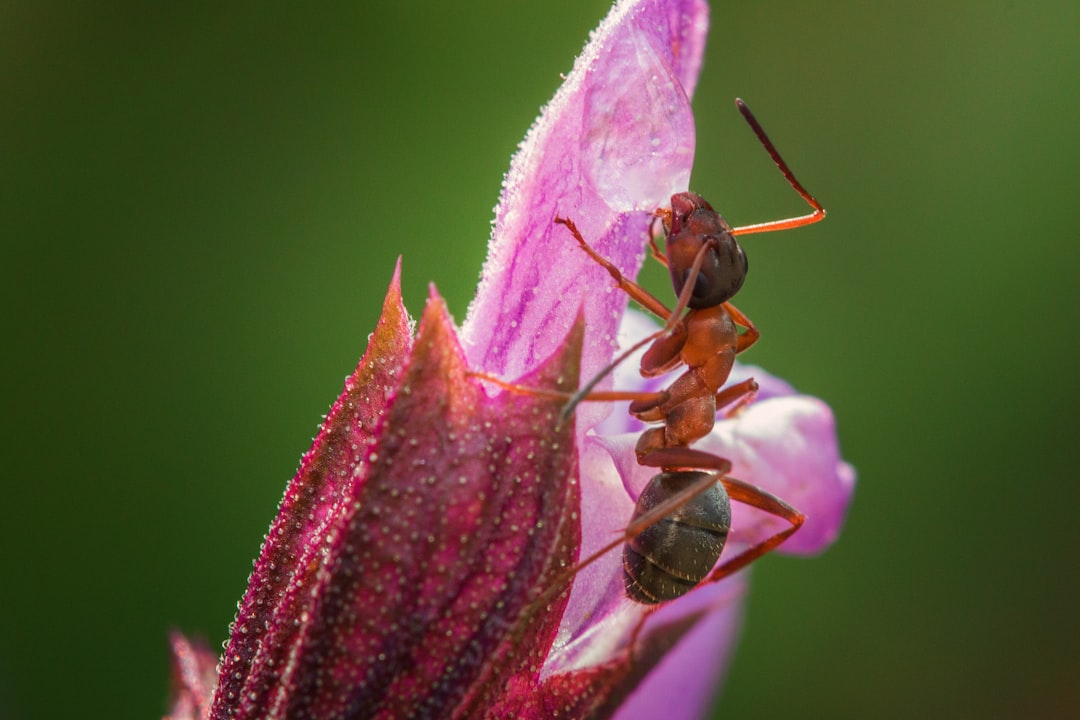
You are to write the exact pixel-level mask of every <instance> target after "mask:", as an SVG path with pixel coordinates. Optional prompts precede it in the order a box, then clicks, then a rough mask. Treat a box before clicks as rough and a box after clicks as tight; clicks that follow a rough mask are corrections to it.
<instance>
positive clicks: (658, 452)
mask: <svg viewBox="0 0 1080 720" xmlns="http://www.w3.org/2000/svg"><path fill="white" fill-rule="evenodd" d="M638 463H640V464H642V465H644V466H646V467H655V468H660V469H662V470H665V471H668V470H677V469H679V468H685V469H688V470H715V471H716V472H717V473H719V474H720V475H726V474H727V473H729V472H731V461H730V460H727V459H725V458H722V457H720V456H719V455H713V454H712V453H710V452H705V451H704V450H697V449H695V448H692V447H683V446H676V447H660V448H655V449H653V450H650V451H649V452H647V453H644V454H642V455H640V456H639V457H638ZM725 480H726V478H725Z"/></svg>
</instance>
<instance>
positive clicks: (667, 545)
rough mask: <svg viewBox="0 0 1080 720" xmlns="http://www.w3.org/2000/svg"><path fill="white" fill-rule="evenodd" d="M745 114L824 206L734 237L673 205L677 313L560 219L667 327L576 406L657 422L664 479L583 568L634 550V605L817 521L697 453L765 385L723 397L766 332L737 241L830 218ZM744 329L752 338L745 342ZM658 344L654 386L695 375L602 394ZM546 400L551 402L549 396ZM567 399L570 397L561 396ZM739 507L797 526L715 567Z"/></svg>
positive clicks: (644, 370)
mask: <svg viewBox="0 0 1080 720" xmlns="http://www.w3.org/2000/svg"><path fill="white" fill-rule="evenodd" d="M735 103H736V105H737V106H738V108H739V111H740V112H741V113H742V115H743V117H744V118H745V119H746V121H747V123H749V125H750V127H751V128H752V129H753V131H754V133H755V134H756V135H757V137H758V140H759V141H760V142H761V144H762V145H763V146H764V147H765V149H766V151H768V153H769V155H770V157H772V159H773V162H775V163H776V166H777V167H778V168H779V169H780V172H781V173H782V174H783V175H784V177H785V178H786V179H787V181H788V183H790V184H791V186H792V187H793V188H794V189H795V190H796V192H798V193H799V195H801V196H802V197H803V199H804V200H806V202H807V203H808V204H809V205H810V206H811V207H812V208H813V210H814V211H813V212H812V213H810V214H809V215H803V216H800V217H795V218H789V219H787V220H777V221H772V222H765V223H760V224H756V225H747V226H744V227H738V228H732V227H731V226H729V225H728V224H727V222H725V221H724V219H723V218H722V217H721V216H720V214H719V213H717V212H716V211H715V210H713V208H712V206H711V205H709V203H707V202H706V201H705V200H704V199H703V198H702V197H701V196H699V195H696V194H694V193H691V192H683V193H678V194H676V195H673V196H672V198H671V209H670V210H658V211H657V212H656V218H659V219H660V220H662V221H663V227H664V235H665V241H666V250H667V252H666V254H665V253H663V252H661V251H660V249H659V248H658V247H657V246H656V241H655V237H650V239H649V246H650V248H651V250H652V255H653V256H654V257H655V258H656V259H657V260H658V261H659V262H661V263H663V264H664V265H665V266H667V268H668V270H669V271H670V273H671V283H672V286H673V288H674V290H675V294H676V295H677V296H678V301H677V303H676V305H675V308H674V309H673V310H669V309H668V308H667V307H666V306H665V305H664V303H663V302H661V301H660V300H658V299H657V298H656V297H654V296H653V295H652V294H650V293H649V292H648V291H647V290H645V289H644V288H642V287H641V286H640V285H638V284H637V283H635V282H634V281H632V280H629V279H627V278H626V277H625V276H623V274H622V273H621V272H620V271H619V269H618V268H617V267H615V265H614V264H612V263H611V262H610V261H608V260H607V259H606V258H604V257H602V256H601V255H600V254H599V253H597V252H596V251H595V250H594V249H593V248H592V246H590V245H589V243H588V242H586V240H585V238H584V237H582V235H581V233H580V232H579V231H578V229H577V226H576V225H575V224H574V222H573V221H572V220H570V219H569V218H564V217H557V218H555V222H556V223H558V224H560V225H563V226H565V227H566V228H567V229H568V230H569V231H570V233H571V234H572V235H573V236H574V238H575V239H576V240H577V242H578V244H579V245H580V246H581V249H582V250H584V251H585V252H586V253H588V255H589V257H591V258H592V259H593V260H595V261H596V262H597V263H598V264H599V265H600V266H602V267H603V268H604V269H605V270H607V271H608V273H609V274H610V275H611V276H612V278H614V280H615V282H616V284H617V285H618V286H619V288H621V289H622V290H623V291H624V292H625V293H626V294H627V295H629V296H630V297H631V298H632V299H633V300H634V301H636V302H637V303H638V304H639V305H641V306H642V307H643V308H645V309H646V310H647V311H649V312H651V313H652V314H654V315H656V316H657V317H659V318H661V319H663V320H665V324H664V327H663V328H661V329H660V330H658V331H657V332H655V333H653V334H652V335H649V336H648V337H646V338H644V339H643V340H641V341H640V342H638V343H636V344H635V345H634V346H633V347H631V348H630V349H628V350H627V351H625V352H624V353H622V354H620V355H619V356H618V357H616V358H615V359H614V360H613V361H612V362H611V363H610V364H609V365H608V366H607V367H605V368H604V369H603V370H601V371H600V372H599V373H598V374H597V375H596V376H595V377H593V378H592V379H591V380H590V381H589V382H588V383H586V384H585V385H584V386H583V387H582V388H581V389H580V390H579V391H578V392H577V393H575V394H574V395H573V396H571V397H570V398H569V401H568V402H567V404H566V406H565V407H564V408H563V416H564V418H565V417H568V416H569V415H570V413H572V412H573V409H574V407H575V406H576V405H577V404H578V403H579V402H581V401H585V400H588V401H611V400H630V401H631V403H630V414H631V415H633V416H634V417H636V418H637V419H639V420H641V421H643V422H646V423H661V424H660V425H659V426H658V427H654V428H651V429H649V430H646V431H645V432H644V433H643V434H642V436H641V438H640V439H639V441H638V443H637V448H636V453H637V461H638V463H640V464H641V465H644V466H646V467H655V468H659V469H660V471H661V472H660V473H659V474H658V475H656V476H655V477H653V478H652V480H651V481H650V482H649V484H648V485H647V486H646V487H645V490H644V491H643V492H642V493H641V495H640V497H639V498H638V501H637V505H636V507H635V508H634V515H633V518H632V519H631V522H630V525H629V527H628V528H627V530H626V532H625V534H624V535H623V537H621V538H620V539H619V540H618V541H616V542H615V543H612V544H611V545H609V546H608V547H605V548H602V549H601V550H600V551H599V552H597V553H596V554H594V555H593V556H591V557H590V558H588V559H586V560H585V561H583V562H582V563H581V564H580V565H579V566H578V567H577V568H576V569H575V572H576V570H579V569H580V568H581V567H583V566H584V565H587V564H589V563H590V562H592V561H593V560H595V559H596V558H597V557H599V556H600V555H601V554H603V553H604V552H607V551H608V550H610V549H612V548H613V547H614V546H615V545H617V544H618V543H621V542H625V546H624V550H623V574H624V581H625V585H626V592H627V595H628V596H629V597H630V598H631V599H633V600H636V601H637V602H640V603H646V604H655V603H659V602H663V601H666V600H672V599H674V598H677V597H680V596H682V595H684V594H686V593H687V592H689V591H690V590H691V589H692V588H694V587H695V586H696V585H698V584H699V583H701V582H703V581H708V582H716V581H717V580H720V579H722V578H724V577H727V576H728V575H731V574H732V573H734V572H736V571H737V570H739V569H741V568H743V567H745V566H746V565H748V564H750V563H751V562H753V561H754V560H756V559H757V558H759V557H761V556H762V555H764V554H765V553H768V552H769V551H771V550H773V549H774V548H776V547H777V546H778V545H780V544H781V543H782V542H784V541H785V540H786V539H787V538H788V537H790V536H791V535H792V534H794V533H795V531H796V530H798V529H799V527H801V526H802V523H803V521H804V519H805V517H804V516H803V515H802V513H800V512H799V511H798V510H796V509H795V508H793V507H791V506H790V505H788V504H787V503H785V502H784V501H783V500H780V499H779V498H777V497H775V496H774V495H772V494H770V493H768V492H766V491H765V490H762V489H761V488H759V487H757V486H755V485H752V484H750V483H747V482H744V481H742V480H738V479H736V478H733V477H729V476H728V473H729V472H730V471H731V467H732V466H731V462H730V461H729V460H726V459H724V458H722V457H719V456H717V455H713V454H712V453H708V452H705V451H703V450H696V449H694V448H691V447H690V445H691V444H692V443H693V442H695V441H697V440H699V439H701V438H703V437H705V436H706V435H708V434H709V432H711V431H712V429H713V425H714V424H715V421H716V412H717V409H718V408H723V407H726V406H728V405H732V404H735V403H737V404H736V405H735V406H734V409H733V410H731V411H729V412H735V410H737V409H738V408H741V407H743V406H745V405H747V404H749V403H750V402H752V401H753V398H754V395H755V393H756V391H757V383H755V382H754V380H753V379H749V380H746V381H744V382H741V383H737V384H736V385H732V386H731V387H728V388H723V389H721V388H722V387H723V385H724V383H725V382H726V381H727V379H728V376H729V374H730V372H731V369H732V366H733V364H734V362H735V356H736V355H737V354H738V353H741V352H743V351H744V350H746V349H747V348H748V347H750V346H751V345H753V344H754V342H756V341H757V339H758V337H759V335H760V334H759V332H758V330H757V328H756V327H755V326H754V324H753V323H752V322H751V321H750V319H749V318H747V317H746V316H745V315H743V314H742V313H741V312H740V311H739V310H738V309H736V308H735V306H734V305H732V304H731V303H730V302H729V301H730V300H731V298H732V297H734V296H735V294H736V293H737V292H738V291H739V289H740V288H741V287H742V284H743V281H744V279H745V278H746V271H747V261H746V255H745V253H744V252H743V250H742V248H741V247H740V246H739V243H738V242H737V241H736V239H735V238H736V236H739V235H749V234H751V233H759V232H772V231H776V230H787V229H789V228H796V227H801V226H803V225H809V224H811V223H815V222H818V221H819V220H822V219H823V218H824V217H825V209H824V208H823V207H822V206H821V203H819V202H818V201H817V200H816V199H814V197H813V196H812V195H810V193H808V192H807V191H806V190H805V189H804V188H803V186H802V185H801V184H800V183H799V181H798V180H796V179H795V176H794V174H792V172H791V170H790V169H789V168H788V166H787V163H785V162H784V160H783V158H781V157H780V154H779V152H777V150H776V147H775V146H774V145H773V144H772V141H770V140H769V138H768V136H767V135H766V134H765V131H764V130H763V129H762V127H761V125H760V124H759V123H758V121H757V119H756V118H755V117H754V115H753V113H751V112H750V109H749V108H748V107H747V106H746V104H745V103H743V101H742V100H738V99H737V100H736V101H735ZM738 327H744V328H746V330H745V332H743V333H741V334H740V333H739V331H738ZM645 345H649V348H648V349H647V350H646V351H645V353H644V355H643V356H642V358H641V374H642V376H643V377H654V376H657V375H661V374H663V373H666V372H670V371H671V370H674V369H675V368H677V367H679V366H683V365H685V366H686V370H685V372H683V374H682V375H680V376H679V377H678V378H676V379H675V380H674V382H672V383H671V385H670V386H669V387H668V388H667V389H665V390H662V391H659V392H620V391H600V392H593V388H594V387H595V386H596V384H597V383H598V382H600V380H602V379H603V378H604V377H606V376H607V375H608V374H609V373H610V372H611V371H612V370H613V369H614V368H615V367H616V366H617V365H618V364H619V363H621V362H623V361H624V360H625V359H626V358H627V357H629V356H630V355H631V354H632V353H633V352H634V351H635V350H638V349H640V348H641V347H644V346H645ZM474 374H475V375H477V376H479V377H482V378H484V379H486V380H489V381H491V382H493V383H495V384H497V385H499V386H501V387H503V388H505V389H508V390H512V391H515V392H529V393H543V391H539V390H536V389H528V388H522V387H519V386H515V385H513V384H511V383H506V382H504V381H502V380H499V379H498V378H494V377H491V376H488V375H485V374H483V373H474ZM544 394H546V393H544ZM560 397H565V395H560ZM732 499H734V500H737V501H739V502H741V503H744V504H746V505H750V506H752V507H756V508H758V509H760V510H764V511H765V512H767V513H770V514H772V515H774V516H776V517H779V518H781V519H783V520H786V521H787V522H788V523H789V524H790V527H787V528H785V529H783V530H780V531H779V532H776V533H775V534H773V535H771V536H769V537H768V538H766V539H764V540H761V541H760V542H758V543H756V544H754V545H752V546H751V547H749V548H747V549H746V550H744V551H743V552H741V553H740V554H738V555H736V556H735V557H733V558H730V559H728V560H726V561H725V562H724V563H723V564H722V565H720V566H719V567H716V568H715V569H713V566H714V565H716V563H717V561H718V560H719V559H720V554H721V551H722V550H723V547H724V542H725V540H726V539H727V534H728V531H729V529H730V525H731V503H730V500H732Z"/></svg>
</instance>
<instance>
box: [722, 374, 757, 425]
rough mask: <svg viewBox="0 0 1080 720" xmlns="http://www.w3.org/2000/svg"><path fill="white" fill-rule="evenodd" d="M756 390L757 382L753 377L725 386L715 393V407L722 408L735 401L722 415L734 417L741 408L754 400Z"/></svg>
mask: <svg viewBox="0 0 1080 720" xmlns="http://www.w3.org/2000/svg"><path fill="white" fill-rule="evenodd" d="M757 391H758V384H757V381H756V380H754V378H750V379H749V380H743V381H742V382H741V383H736V384H734V385H732V386H731V387H726V388H724V389H723V390H721V391H720V392H718V393H716V407H718V408H722V407H724V406H726V405H730V404H731V403H735V405H733V406H732V407H730V408H728V409H727V410H726V411H725V412H724V417H734V416H735V415H738V414H739V412H740V411H742V409H743V408H745V407H746V406H748V405H749V404H750V403H752V402H754V398H755V397H757ZM736 401H738V402H736Z"/></svg>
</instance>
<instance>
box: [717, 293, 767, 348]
mask: <svg viewBox="0 0 1080 720" xmlns="http://www.w3.org/2000/svg"><path fill="white" fill-rule="evenodd" d="M724 309H725V310H727V312H728V315H730V316H731V319H732V320H734V321H735V324H736V325H741V326H743V327H744V328H746V332H744V333H743V334H741V335H739V339H738V340H737V341H736V344H735V354H736V355H738V354H739V353H741V352H742V351H743V350H746V349H747V348H748V347H750V346H751V345H753V344H754V343H756V342H757V341H758V338H760V337H761V331H759V330H758V329H757V326H756V325H754V321H753V320H751V319H750V318H748V317H746V315H744V314H743V312H742V310H740V309H739V308H737V307H735V306H734V305H732V304H731V303H729V302H726V303H724Z"/></svg>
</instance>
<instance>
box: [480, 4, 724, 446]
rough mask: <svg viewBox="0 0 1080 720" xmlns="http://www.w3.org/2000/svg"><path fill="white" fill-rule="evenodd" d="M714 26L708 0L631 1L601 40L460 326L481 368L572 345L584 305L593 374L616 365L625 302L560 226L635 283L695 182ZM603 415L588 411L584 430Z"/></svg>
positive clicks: (553, 125) (551, 110) (559, 108)
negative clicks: (651, 242)
mask: <svg viewBox="0 0 1080 720" xmlns="http://www.w3.org/2000/svg"><path fill="white" fill-rule="evenodd" d="M706 27H707V8H706V6H705V4H704V2H702V1H701V0H669V1H667V2H654V1H651V2H645V1H643V0H634V1H629V0H623V1H622V2H618V3H616V5H615V7H614V8H613V9H612V11H611V12H610V14H609V15H608V17H607V18H606V19H605V20H604V21H603V23H601V25H600V27H599V28H597V30H596V31H595V32H594V33H593V35H592V39H591V40H590V42H589V44H588V45H587V46H586V48H585V50H584V51H583V52H582V54H581V56H580V57H579V58H578V59H577V61H576V62H575V64H574V69H573V70H572V71H571V73H570V74H569V75H568V76H567V78H566V81H565V82H564V83H563V85H562V87H561V88H560V89H559V91H558V93H557V94H556V95H555V97H554V98H553V99H552V101H551V103H550V104H549V105H548V106H547V107H546V108H545V109H544V111H543V113H542V114H541V116H540V117H539V118H538V119H537V121H536V123H535V124H534V125H533V127H532V129H531V130H530V131H529V134H528V136H527V137H526V139H525V141H524V143H522V145H521V149H520V150H519V151H518V153H517V155H515V157H514V160H513V162H512V164H511V166H510V171H509V173H508V174H507V176H506V179H505V181H504V186H503V194H502V200H501V202H500V203H499V207H498V210H497V212H496V220H495V228H494V230H493V232H492V238H491V244H490V245H489V249H488V259H487V262H486V263H485V265H484V272H483V277H482V280H481V283H480V287H479V288H478V290H477V295H476V298H475V300H474V301H473V303H472V305H471V306H470V307H469V313H468V317H467V318H466V320H465V323H464V326H463V328H462V340H463V342H464V344H465V347H466V352H467V353H468V357H469V360H470V365H472V366H473V367H477V368H481V369H484V370H487V371H489V372H493V373H497V374H500V375H503V376H505V377H515V376H518V375H521V374H522V373H524V372H525V371H527V370H528V369H529V368H531V367H533V366H534V365H535V364H536V363H537V362H538V360H539V359H541V358H543V357H546V356H547V355H548V354H550V353H551V352H552V351H553V350H554V348H555V347H556V346H557V344H558V343H559V342H561V338H562V337H563V336H564V335H565V334H566V332H567V330H568V329H569V327H570V326H571V324H572V323H573V321H574V318H575V317H576V315H577V312H578V309H579V308H580V307H581V305H582V304H584V306H585V317H586V327H587V328H588V333H587V336H586V340H585V349H584V356H583V360H582V374H583V376H585V377H590V376H591V375H592V374H593V373H595V372H596V371H597V370H598V369H599V368H600V367H602V366H603V365H604V364H605V363H606V362H607V361H608V359H610V357H611V352H612V350H613V348H614V343H615V330H616V328H617V326H618V318H619V316H620V315H621V313H622V311H623V309H624V308H625V307H626V296H625V295H624V294H623V293H621V292H616V291H613V290H612V289H611V279H610V277H609V276H608V275H607V273H606V272H605V271H604V270H603V269H602V268H600V267H599V266H597V264H596V263H595V262H593V261H592V260H590V259H589V258H588V257H587V256H586V255H585V253H583V252H582V251H581V250H580V249H579V248H578V247H577V243H576V242H574V240H573V238H572V236H571V235H570V233H569V231H568V230H567V229H566V228H565V227H563V226H561V225H556V224H554V219H555V217H556V216H562V217H568V218H570V219H572V220H573V221H574V222H575V223H576V224H577V226H578V228H579V229H580V230H581V232H582V233H583V235H584V237H585V238H586V239H587V240H588V241H589V242H590V243H592V244H593V245H594V247H596V249H597V250H598V251H599V252H601V253H602V254H603V255H604V256H605V257H607V258H609V259H611V261H612V262H614V263H615V265H617V266H618V267H620V268H622V269H623V271H624V272H625V273H626V274H627V275H629V276H631V277H633V276H634V275H636V273H637V270H638V268H639V266H640V264H641V260H642V258H643V253H644V248H645V241H646V240H647V236H646V232H647V228H648V225H649V221H650V213H651V212H652V211H653V210H655V209H656V208H659V207H663V206H667V205H668V204H669V201H670V196H671V194H672V193H673V192H677V191H682V190H685V189H686V188H687V184H688V181H689V178H690V168H691V165H692V163H693V150H694V142H695V140H694V124H693V115H692V114H691V111H690V105H689V96H690V93H691V92H692V90H693V86H694V83H695V82H696V79H697V74H698V70H699V69H700V66H701V58H702V54H703V51H704V40H705V31H706ZM605 414H607V409H606V408H603V407H593V408H585V409H583V410H582V411H581V412H579V415H578V421H579V423H580V424H581V426H582V431H584V429H586V428H587V427H588V426H589V425H591V424H592V423H593V422H595V420H596V419H599V418H600V417H602V416H603V415H605Z"/></svg>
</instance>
